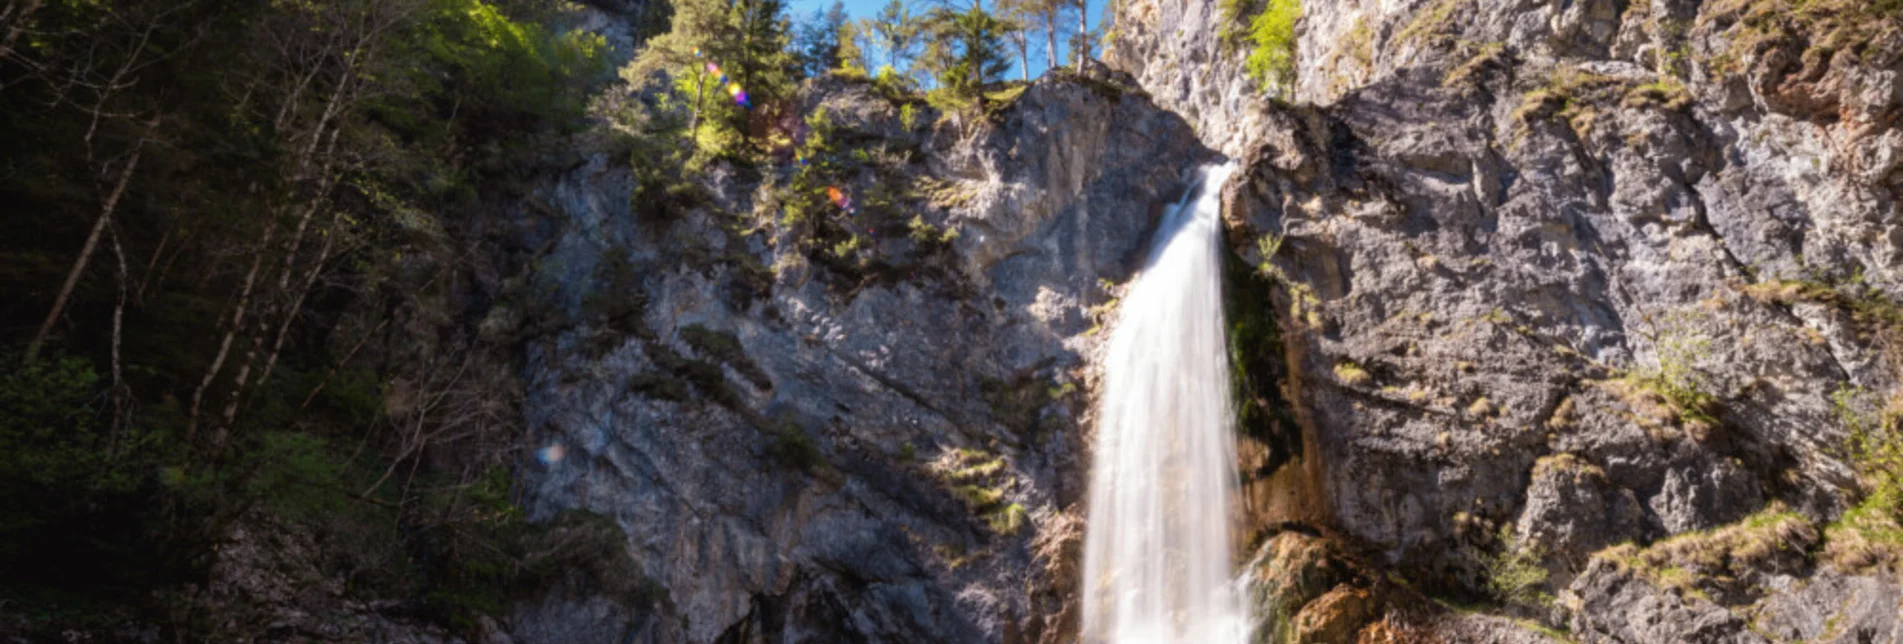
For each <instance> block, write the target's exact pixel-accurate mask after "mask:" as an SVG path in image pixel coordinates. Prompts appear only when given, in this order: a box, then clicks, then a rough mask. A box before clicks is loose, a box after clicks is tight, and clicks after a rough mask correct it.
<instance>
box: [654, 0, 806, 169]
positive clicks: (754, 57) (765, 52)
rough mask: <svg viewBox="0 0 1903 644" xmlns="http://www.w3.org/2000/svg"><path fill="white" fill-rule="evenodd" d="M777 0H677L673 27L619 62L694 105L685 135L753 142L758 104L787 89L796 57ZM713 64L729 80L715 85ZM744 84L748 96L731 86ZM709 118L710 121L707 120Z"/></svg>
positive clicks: (714, 145) (724, 143)
mask: <svg viewBox="0 0 1903 644" xmlns="http://www.w3.org/2000/svg"><path fill="white" fill-rule="evenodd" d="M787 31H788V24H787V20H786V17H785V5H784V4H783V3H782V2H781V0H733V2H732V3H731V4H729V3H728V2H727V0H681V2H679V3H677V4H676V5H675V6H674V17H673V24H672V27H671V28H670V30H669V31H668V32H667V33H665V34H662V35H660V36H658V37H656V38H654V39H653V40H651V41H649V42H648V43H647V46H646V47H644V48H643V49H642V50H641V53H640V54H639V55H637V56H636V57H635V59H634V60H633V61H632V62H630V63H629V64H628V66H627V67H626V68H625V69H623V70H622V72H621V73H622V75H623V76H624V77H626V78H628V79H629V80H631V81H633V82H635V83H637V84H648V83H657V82H658V83H666V84H669V85H671V86H672V87H671V92H670V93H671V94H672V96H671V97H670V98H669V101H668V102H669V104H670V105H684V106H686V109H687V110H689V111H690V112H691V113H692V118H691V119H690V121H689V126H688V135H689V137H690V138H691V139H692V140H693V142H694V144H695V146H696V147H697V149H699V150H701V151H703V152H708V153H712V154H723V153H729V152H739V151H741V150H743V149H745V148H749V147H751V145H752V133H751V131H750V130H751V125H752V122H753V115H754V113H755V110H756V109H759V108H764V107H768V106H772V105H774V104H775V103H777V102H779V101H781V100H783V99H785V98H786V97H787V96H788V95H789V94H791V90H792V86H793V82H792V81H793V74H794V72H795V71H796V65H795V61H794V58H793V55H792V53H791V52H790V51H789V50H790V49H791V47H789V44H790V41H791V38H790V37H789V36H788V33H787ZM710 63H711V64H713V65H717V66H718V67H719V69H720V72H722V73H724V75H725V76H726V77H727V80H728V81H729V83H731V84H732V85H731V86H730V87H720V86H719V80H720V76H719V75H717V74H716V73H715V72H714V71H713V70H712V69H711V68H710V67H708V65H709V64H710ZM735 89H737V90H739V91H741V92H745V99H746V100H745V102H744V103H742V102H741V101H740V100H739V98H740V97H739V96H738V95H737V94H734V93H733V91H734V90H735ZM709 126H711V127H709Z"/></svg>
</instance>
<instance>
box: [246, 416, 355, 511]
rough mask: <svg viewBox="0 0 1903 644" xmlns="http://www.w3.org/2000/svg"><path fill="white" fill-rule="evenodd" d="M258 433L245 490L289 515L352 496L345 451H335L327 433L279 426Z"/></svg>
mask: <svg viewBox="0 0 1903 644" xmlns="http://www.w3.org/2000/svg"><path fill="white" fill-rule="evenodd" d="M258 439H259V440H258V445H257V446H256V447H255V448H253V449H252V450H251V457H250V459H249V461H250V463H251V467H252V468H253V472H254V473H253V475H252V476H250V477H248V479H247V480H246V481H245V483H244V489H245V492H246V494H248V495H251V496H254V497H257V498H262V499H265V500H266V501H267V503H269V504H270V509H271V510H272V511H273V512H275V513H277V514H278V515H280V516H283V517H286V518H290V519H309V518H311V517H314V516H318V515H322V514H328V513H335V512H338V511H340V510H342V509H343V507H344V505H345V504H346V503H348V502H349V499H348V497H347V496H346V493H345V492H344V488H343V482H344V465H343V464H344V460H345V456H346V455H339V454H335V453H332V451H331V449H330V446H329V444H328V442H327V441H325V440H324V439H323V438H322V437H320V436H313V435H311V434H306V433H302V432H285V431H274V432H267V433H264V434H262V435H261V436H259V437H258Z"/></svg>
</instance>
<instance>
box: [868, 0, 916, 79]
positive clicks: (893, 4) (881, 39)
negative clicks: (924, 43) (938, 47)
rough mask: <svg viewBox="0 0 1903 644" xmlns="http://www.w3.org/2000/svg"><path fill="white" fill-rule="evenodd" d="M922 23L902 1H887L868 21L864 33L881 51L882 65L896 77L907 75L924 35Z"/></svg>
mask: <svg viewBox="0 0 1903 644" xmlns="http://www.w3.org/2000/svg"><path fill="white" fill-rule="evenodd" d="M923 23H924V21H923V20H920V19H919V17H918V16H915V15H913V14H912V9H911V8H910V7H908V6H906V4H905V2H904V0H891V1H890V2H887V3H886V5H885V7H884V8H882V9H880V10H879V15H878V16H877V17H875V18H873V19H871V20H870V21H869V28H868V29H867V31H868V32H869V33H871V34H872V42H873V45H874V46H876V47H878V48H879V49H882V50H884V51H885V59H886V64H887V65H891V66H892V69H893V70H895V71H897V72H899V73H909V72H910V71H911V67H912V61H913V60H914V59H915V58H916V57H917V56H918V49H919V45H920V40H921V39H922V38H923V37H924V35H925V29H924V27H925V25H924V24H923Z"/></svg>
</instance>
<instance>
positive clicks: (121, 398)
mask: <svg viewBox="0 0 1903 644" xmlns="http://www.w3.org/2000/svg"><path fill="white" fill-rule="evenodd" d="M107 233H108V237H110V238H111V239H112V255H113V257H116V258H118V259H119V301H118V302H116V303H114V304H113V306H112V435H111V439H110V441H109V446H108V447H107V449H106V454H107V459H108V460H110V459H111V457H112V453H113V452H114V451H115V450H114V447H116V446H117V445H118V440H119V423H120V421H121V420H123V419H124V418H125V375H124V374H125V372H124V370H123V369H121V368H120V364H121V363H120V360H119V339H120V337H121V336H120V331H121V330H123V329H124V328H125V318H126V291H127V288H126V251H125V248H123V247H121V246H120V245H119V231H118V229H117V227H112V226H109V227H107Z"/></svg>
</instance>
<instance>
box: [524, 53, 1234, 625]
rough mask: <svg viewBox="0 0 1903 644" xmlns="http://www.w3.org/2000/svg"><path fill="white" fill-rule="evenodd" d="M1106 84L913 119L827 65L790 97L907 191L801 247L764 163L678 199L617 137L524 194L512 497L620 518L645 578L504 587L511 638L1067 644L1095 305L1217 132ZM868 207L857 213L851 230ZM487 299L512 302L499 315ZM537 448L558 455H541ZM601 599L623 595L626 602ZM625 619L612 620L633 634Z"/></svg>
mask: <svg viewBox="0 0 1903 644" xmlns="http://www.w3.org/2000/svg"><path fill="white" fill-rule="evenodd" d="M1135 90H1136V88H1135V87H1134V86H1132V85H1129V81H1128V79H1119V78H1116V77H1114V76H1111V75H1107V74H1106V75H1099V76H1095V77H1072V76H1064V77H1053V78H1048V79H1046V80H1042V81H1039V82H1037V83H1035V84H1032V85H1031V86H1030V87H1028V88H1027V89H1026V90H1025V91H1024V92H1023V93H1022V94H1021V95H1019V96H1017V97H1016V98H1015V99H1014V100H1012V102H1011V103H1010V104H1009V105H1006V106H1000V107H998V108H996V110H995V112H994V113H995V116H993V117H978V118H973V117H952V118H946V119H935V118H934V117H935V116H936V114H934V113H925V114H924V115H923V116H922V117H921V116H915V115H916V114H918V112H915V110H916V111H923V110H929V108H927V107H926V106H924V105H923V104H921V103H906V102H904V101H894V100H890V99H888V98H886V97H884V96H882V95H881V94H879V93H878V92H877V91H875V89H874V88H873V87H872V86H871V85H870V84H867V83H863V82H854V81H842V80H838V79H826V80H821V81H819V82H817V83H815V84H812V85H809V87H808V88H807V89H806V90H805V91H804V92H803V98H802V105H801V106H800V107H801V110H802V113H804V114H809V115H810V114H815V113H819V114H825V115H826V116H825V118H826V119H828V120H829V121H830V127H832V128H834V129H833V130H831V131H829V132H828V133H827V136H828V137H829V140H836V141H839V142H841V143H840V145H843V146H847V147H852V148H854V149H857V150H863V151H865V152H866V153H867V154H866V157H865V158H867V159H868V161H867V162H866V163H864V164H863V167H860V168H859V169H858V170H856V173H857V174H856V175H855V178H854V179H853V180H851V181H848V182H846V184H845V185H841V186H839V188H840V189H841V190H843V191H844V192H846V193H849V194H855V195H860V196H865V195H870V194H873V193H874V192H875V191H877V190H879V189H880V187H881V186H896V187H899V188H900V190H899V191H898V192H900V193H901V194H899V195H898V196H896V197H895V198H896V199H898V200H899V201H900V203H902V204H903V205H904V208H903V209H905V210H906V211H907V212H911V213H917V217H918V219H915V220H914V221H911V222H903V221H901V222H899V223H898V224H897V225H896V226H894V225H893V224H892V223H891V222H876V221H869V220H867V219H865V218H864V216H861V215H853V216H847V215H844V214H841V215H839V218H840V220H841V222H840V223H841V225H843V226H849V227H852V230H851V232H852V233H853V234H854V235H855V236H859V237H863V238H865V239H867V240H868V241H867V242H865V244H866V245H865V246H864V247H859V248H845V249H841V248H836V247H819V248H814V247H810V246H809V245H807V244H804V243H802V240H800V239H799V238H798V236H797V234H796V233H795V232H793V230H792V229H793V226H792V225H791V224H789V223H788V222H787V221H786V220H783V219H782V218H781V213H780V211H779V210H778V209H777V208H776V204H777V201H776V199H777V197H776V196H775V185H774V182H775V181H776V180H780V179H778V178H776V177H774V176H772V175H771V172H774V171H768V172H767V173H766V174H762V173H757V172H754V173H749V172H745V171H738V170H734V171H731V172H729V171H725V170H721V171H716V174H718V175H720V176H724V177H726V179H724V183H717V184H716V185H712V186H708V190H707V193H708V194H707V199H706V200H705V201H704V202H703V203H701V204H700V205H698V206H695V207H694V208H692V209H690V210H688V211H687V212H686V213H685V214H684V215H682V216H678V217H676V218H672V219H657V218H654V217H652V216H650V215H647V214H646V213H644V212H643V211H642V209H640V208H638V207H636V206H638V204H633V203H631V197H632V196H633V186H634V179H633V176H632V174H631V170H630V168H628V167H627V166H626V164H625V163H624V162H622V161H623V160H622V159H618V158H614V157H613V156H611V154H610V153H609V152H607V151H602V152H597V153H594V154H590V155H588V156H587V158H586V160H585V162H583V163H581V164H579V165H578V166H577V167H575V168H574V169H573V170H571V171H569V172H567V173H566V174H563V175H561V176H559V177H557V178H555V179H553V180H552V181H551V182H549V183H548V184H547V185H546V188H545V189H543V190H541V191H540V192H539V193H538V195H537V197H536V198H535V199H534V200H533V201H534V202H535V203H536V204H537V207H539V208H540V209H542V210H543V211H544V217H545V221H546V222H547V228H546V229H547V230H548V231H550V232H548V233H547V234H546V238H545V239H543V240H541V241H540V242H538V243H539V244H540V245H541V246H542V247H543V248H544V249H545V250H543V251H542V252H541V254H540V259H539V260H538V261H537V263H536V268H535V271H534V273H533V275H531V276H528V277H527V278H526V281H525V282H524V284H523V285H522V288H521V292H522V293H524V294H526V295H524V299H523V300H522V301H524V302H533V303H534V304H533V305H525V306H524V307H523V308H525V309H532V310H539V311H543V312H542V313H538V314H536V315H535V316H528V315H516V314H513V313H500V314H492V316H493V317H496V318H498V319H502V318H527V317H538V319H529V320H526V321H525V320H521V319H516V320H514V321H513V322H512V323H511V324H512V325H513V326H512V327H510V328H515V327H522V328H526V329H528V330H526V331H514V332H520V333H524V334H525V335H529V336H531V337H532V339H529V340H527V342H526V346H527V347H528V348H527V351H528V356H527V363H526V364H527V366H526V374H525V377H526V379H527V399H526V404H525V410H524V412H525V415H526V418H527V421H528V425H529V427H530V428H531V432H532V433H531V436H530V437H529V440H530V441H531V442H532V446H534V447H536V448H552V449H559V450H560V454H561V456H560V457H559V458H544V459H543V460H542V461H541V462H539V463H537V464H534V465H532V466H531V470H530V471H529V473H528V474H527V481H526V482H525V485H526V487H527V498H528V504H529V507H530V510H531V513H532V515H534V516H538V517H548V516H553V514H554V513H556V512H558V511H560V510H565V509H574V508H579V509H585V510H589V511H592V512H595V513H599V514H602V515H605V516H609V517H613V518H614V519H616V520H617V521H618V522H619V523H620V525H621V526H622V527H623V528H624V529H625V530H626V532H627V534H628V539H629V548H630V550H631V552H632V554H633V559H634V560H635V561H636V562H638V565H639V567H640V570H636V571H629V574H630V575H641V576H645V577H646V578H647V579H648V580H649V586H650V587H651V588H652V590H653V592H651V593H648V594H646V595H644V596H640V597H634V598H614V597H607V596H603V595H602V594H600V593H597V592H594V591H593V590H592V589H590V588H589V587H587V586H586V585H583V586H578V587H577V588H576V589H574V592H558V593H556V594H555V595H552V596H550V597H549V598H547V599H546V600H544V601H541V602H539V603H530V604H529V605H526V606H524V607H522V608H521V609H520V611H519V614H518V616H517V619H516V620H515V628H514V631H515V633H514V635H515V636H516V638H517V639H518V640H520V641H569V642H581V641H600V642H611V641H613V642H619V641H665V642H672V641H691V642H707V641H814V642H818V641H827V642H832V641H1000V640H1003V641H1063V640H1064V639H1065V638H1066V637H1067V633H1070V632H1074V628H1075V624H1074V622H1075V617H1074V616H1073V615H1071V614H1070V612H1069V611H1070V604H1069V593H1070V591H1069V588H1070V587H1071V586H1074V584H1075V579H1074V577H1075V576H1076V573H1075V572H1074V566H1075V553H1074V551H1075V549H1076V548H1077V546H1078V541H1077V540H1078V538H1079V536H1080V534H1079V530H1080V528H1079V527H1078V526H1079V525H1080V518H1081V515H1080V508H1079V500H1080V499H1081V497H1082V495H1083V492H1084V489H1083V481H1084V469H1083V468H1084V465H1085V462H1084V457H1085V448H1084V437H1083V430H1082V427H1083V421H1082V419H1083V417H1084V416H1085V414H1086V411H1087V407H1088V405H1087V403H1088V401H1089V398H1088V392H1089V391H1090V390H1091V380H1092V379H1093V378H1094V375H1093V374H1092V373H1091V371H1090V364H1091V360H1090V356H1091V355H1092V354H1093V352H1094V351H1096V347H1097V344H1098V340H1099V338H1100V337H1101V333H1100V332H1099V330H1098V329H1099V328H1100V324H1101V323H1102V322H1103V321H1106V320H1107V319H1108V318H1107V317H1106V316H1100V315H1095V314H1093V313H1092V311H1093V310H1100V311H1101V310H1104V309H1105V307H1104V306H1103V305H1104V304H1105V303H1106V302H1111V301H1113V300H1114V296H1115V291H1116V289H1117V285H1118V283H1120V282H1122V281H1124V280H1126V279H1128V277H1129V276H1130V275H1131V274H1132V272H1133V271H1134V270H1135V268H1136V262H1137V261H1138V260H1139V259H1140V256H1141V253H1140V249H1141V248H1143V247H1144V243H1145V242H1146V239H1147V237H1148V235H1149V234H1150V232H1151V230H1152V228H1153V227H1154V226H1155V225H1156V223H1157V222H1158V219H1159V216H1160V214H1161V212H1162V210H1163V207H1164V205H1165V204H1166V203H1169V202H1171V201H1172V200H1174V199H1176V198H1178V197H1179V196H1180V194H1181V193H1182V192H1183V190H1184V189H1185V188H1186V185H1185V182H1186V181H1187V180H1188V179H1189V178H1190V174H1189V173H1190V172H1191V171H1192V170H1193V169H1194V168H1195V167H1196V166H1197V165H1198V164H1200V163H1202V162H1204V161H1206V160H1208V159H1210V158H1212V155H1211V153H1209V152H1208V151H1206V150H1204V149H1203V148H1202V147H1201V146H1200V145H1199V144H1198V143H1197V141H1196V139H1195V137H1194V135H1193V134H1192V133H1191V132H1190V130H1189V128H1188V126H1187V124H1186V123H1184V122H1183V121H1182V119H1180V118H1178V117H1176V116H1175V115H1173V114H1171V113H1168V112H1166V111H1163V110H1160V109H1157V108H1155V107H1154V106H1152V105H1150V104H1149V103H1148V102H1147V101H1146V100H1145V99H1144V97H1143V96H1142V95H1141V93H1140V92H1138V91H1135ZM860 227H864V229H863V230H860V229H859V228H860ZM498 325H503V323H501V322H499V323H498ZM544 453H545V454H548V453H551V452H544ZM623 599H626V601H624V600H623ZM626 638H632V640H629V639H626Z"/></svg>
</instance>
